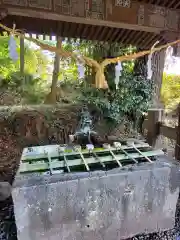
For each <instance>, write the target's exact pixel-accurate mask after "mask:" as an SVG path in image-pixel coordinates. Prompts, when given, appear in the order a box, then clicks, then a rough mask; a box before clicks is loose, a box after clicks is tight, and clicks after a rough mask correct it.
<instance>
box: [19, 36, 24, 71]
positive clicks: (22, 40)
mask: <svg viewBox="0 0 180 240" xmlns="http://www.w3.org/2000/svg"><path fill="white" fill-rule="evenodd" d="M20 73H21V75H23V74H24V38H22V37H20Z"/></svg>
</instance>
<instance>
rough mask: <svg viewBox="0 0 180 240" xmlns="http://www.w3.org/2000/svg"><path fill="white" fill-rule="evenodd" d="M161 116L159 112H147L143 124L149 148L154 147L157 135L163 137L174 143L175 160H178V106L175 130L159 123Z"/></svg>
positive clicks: (179, 152)
mask: <svg viewBox="0 0 180 240" xmlns="http://www.w3.org/2000/svg"><path fill="white" fill-rule="evenodd" d="M161 116H162V111H161V110H149V112H148V118H147V120H146V122H145V129H146V130H147V142H148V143H149V144H150V145H151V146H155V144H156V140H157V138H158V136H159V135H163V136H165V137H167V138H169V139H172V140H175V141H176V146H175V158H176V159H177V160H180V104H179V107H178V126H176V127H175V128H173V127H168V126H166V125H165V124H164V123H163V121H160V120H159V119H161Z"/></svg>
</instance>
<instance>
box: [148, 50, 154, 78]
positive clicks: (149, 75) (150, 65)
mask: <svg viewBox="0 0 180 240" xmlns="http://www.w3.org/2000/svg"><path fill="white" fill-rule="evenodd" d="M152 74H153V72H152V54H149V56H148V62H147V78H148V79H149V80H150V79H151V78H152Z"/></svg>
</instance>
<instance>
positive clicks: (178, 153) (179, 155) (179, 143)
mask: <svg viewBox="0 0 180 240" xmlns="http://www.w3.org/2000/svg"><path fill="white" fill-rule="evenodd" d="M175 158H176V159H177V160H179V161H180V104H179V107H178V127H177V140H176V148H175Z"/></svg>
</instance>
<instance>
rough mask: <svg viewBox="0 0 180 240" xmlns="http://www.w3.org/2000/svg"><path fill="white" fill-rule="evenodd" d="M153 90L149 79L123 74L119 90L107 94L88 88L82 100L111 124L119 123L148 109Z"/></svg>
mask: <svg viewBox="0 0 180 240" xmlns="http://www.w3.org/2000/svg"><path fill="white" fill-rule="evenodd" d="M151 89H152V86H151V82H150V81H148V80H147V79H144V78H143V77H141V76H134V75H133V74H132V73H130V72H123V75H122V76H121V77H120V84H119V89H118V90H114V91H111V92H107V91H103V90H98V89H92V88H91V87H89V88H87V87H86V88H84V90H83V92H82V97H80V100H81V101H83V102H84V103H86V104H88V105H90V106H94V107H96V108H97V110H98V111H99V112H101V114H102V115H103V117H104V118H106V119H107V120H110V122H113V123H119V122H121V121H123V120H124V118H126V117H127V116H128V115H131V114H132V113H135V112H140V111H146V110H147V109H148V105H149V102H150V100H151Z"/></svg>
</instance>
